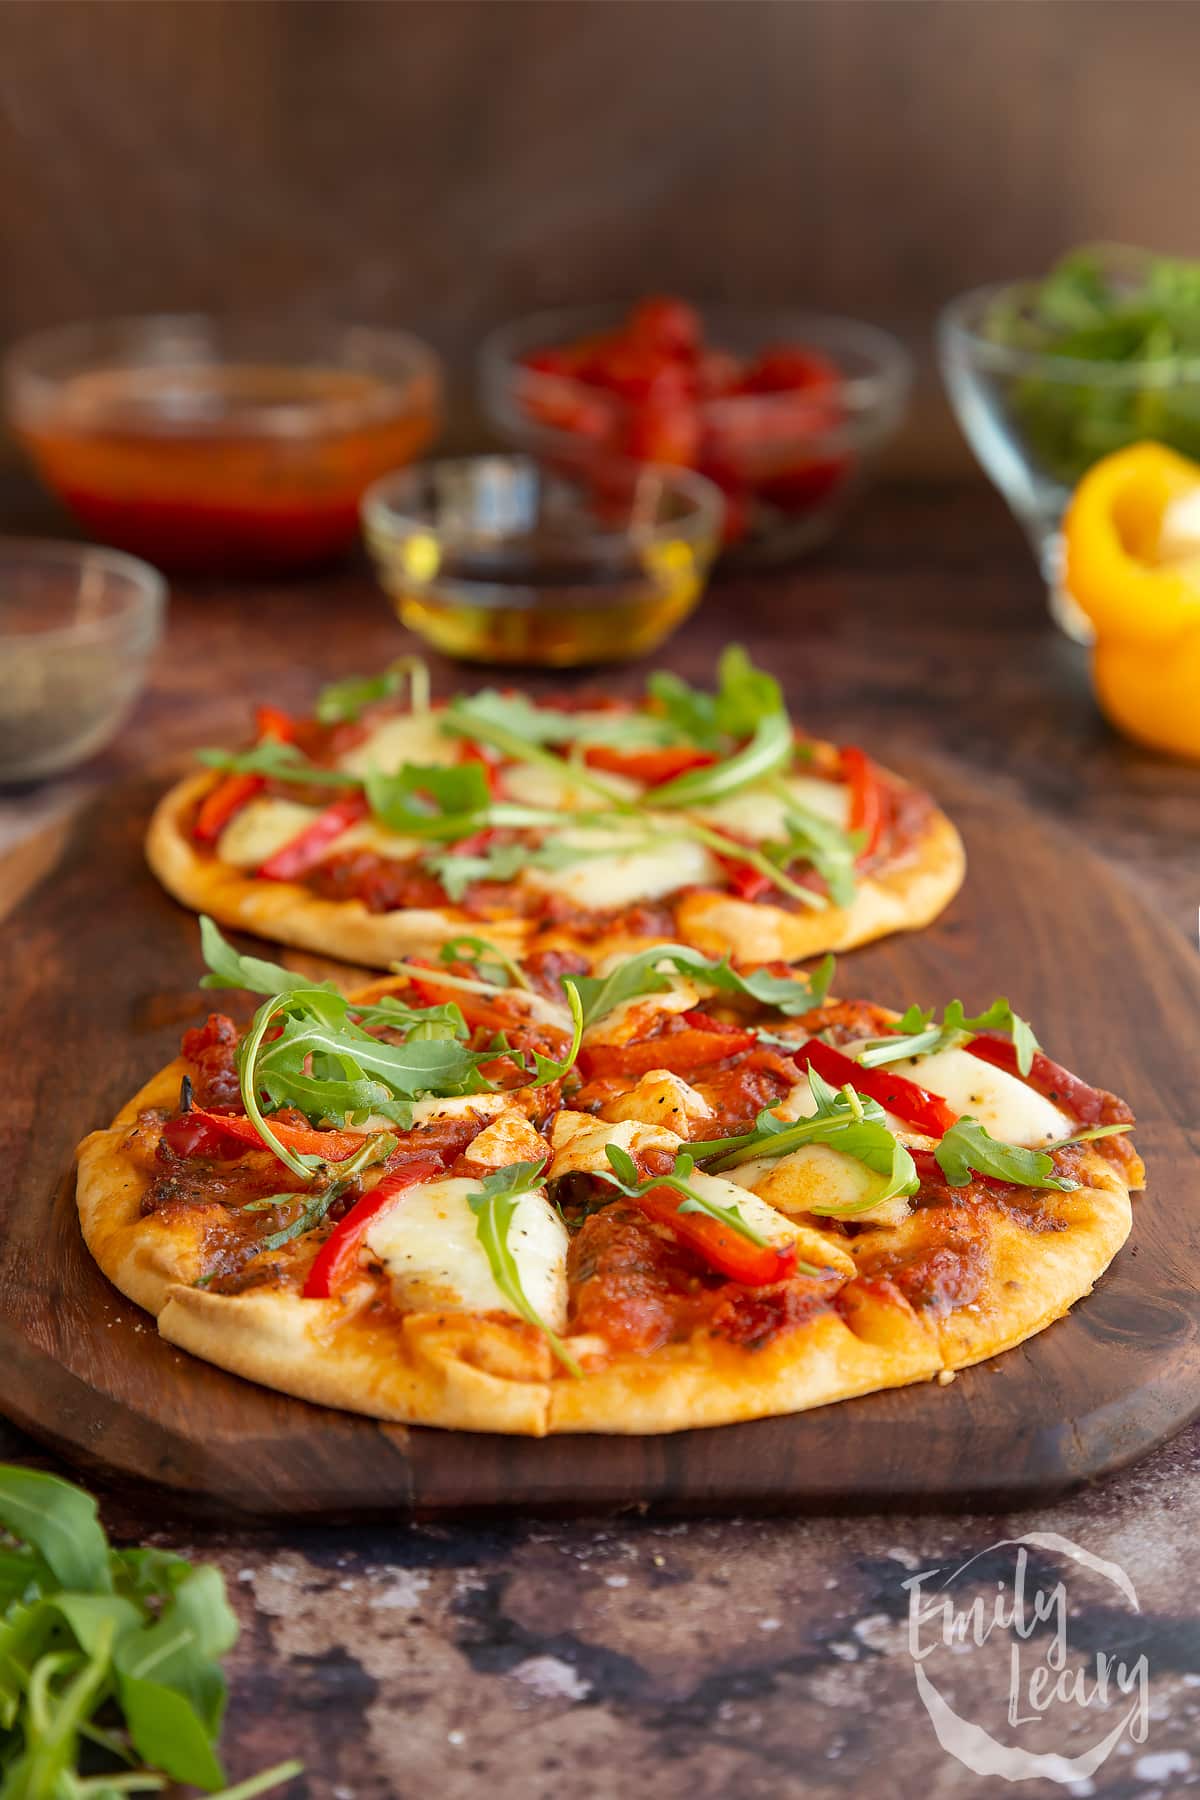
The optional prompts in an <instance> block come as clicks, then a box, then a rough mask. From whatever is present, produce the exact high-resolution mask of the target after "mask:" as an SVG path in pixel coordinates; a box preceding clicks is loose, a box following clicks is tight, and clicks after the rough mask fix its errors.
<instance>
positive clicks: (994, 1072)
mask: <svg viewBox="0 0 1200 1800" xmlns="http://www.w3.org/2000/svg"><path fill="white" fill-rule="evenodd" d="M888 1066H889V1068H890V1069H893V1070H895V1072H896V1074H897V1075H905V1076H907V1077H908V1079H909V1080H910V1081H915V1082H918V1083H919V1084H920V1086H921V1087H923V1088H928V1089H929V1091H930V1093H933V1094H940V1095H941V1097H942V1099H943V1100H945V1101H947V1102H948V1103H949V1104H950V1105H951V1106H952V1107H953V1108H954V1110H955V1112H956V1113H970V1115H971V1117H972V1118H973V1119H978V1120H979V1123H980V1124H981V1125H982V1126H983V1128H984V1130H985V1131H988V1132H990V1133H991V1135H992V1136H993V1137H994V1138H1000V1139H1001V1140H1002V1142H1004V1143H1006V1144H1020V1145H1022V1146H1023V1147H1024V1148H1026V1149H1030V1150H1034V1149H1037V1148H1038V1147H1039V1145H1041V1144H1048V1143H1050V1142H1052V1141H1053V1139H1055V1138H1060V1137H1068V1136H1070V1133H1071V1131H1072V1130H1073V1129H1074V1127H1073V1124H1072V1121H1071V1120H1070V1119H1069V1118H1068V1117H1067V1115H1066V1113H1064V1112H1060V1111H1059V1109H1058V1107H1057V1106H1055V1105H1054V1104H1053V1103H1052V1102H1051V1101H1049V1100H1047V1099H1046V1097H1045V1095H1044V1094H1038V1093H1035V1092H1034V1090H1033V1088H1031V1087H1028V1086H1027V1085H1026V1083H1025V1082H1023V1081H1022V1080H1021V1079H1020V1078H1019V1077H1018V1076H1016V1075H1010V1074H1009V1073H1008V1071H1007V1070H1006V1069H997V1068H994V1067H993V1066H992V1064H991V1063H987V1062H984V1061H983V1059H982V1057H979V1056H972V1055H971V1053H970V1051H968V1050H938V1051H935V1053H934V1054H933V1055H932V1056H914V1057H906V1058H905V1059H904V1061H903V1062H896V1063H890V1064H889V1065H888Z"/></svg>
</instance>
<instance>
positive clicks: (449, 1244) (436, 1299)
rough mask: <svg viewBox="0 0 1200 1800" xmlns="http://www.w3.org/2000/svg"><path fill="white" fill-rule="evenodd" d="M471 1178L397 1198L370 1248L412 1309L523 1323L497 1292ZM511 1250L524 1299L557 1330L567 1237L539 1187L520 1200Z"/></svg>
mask: <svg viewBox="0 0 1200 1800" xmlns="http://www.w3.org/2000/svg"><path fill="white" fill-rule="evenodd" d="M478 1191H479V1183H478V1182H477V1181H472V1180H471V1179H470V1178H469V1177H465V1176H464V1177H453V1176H452V1177H448V1178H447V1179H445V1180H444V1181H427V1182H423V1183H421V1185H420V1186H418V1187H413V1188H409V1189H408V1190H407V1191H406V1192H405V1193H403V1194H401V1195H399V1196H398V1198H397V1201H396V1204H395V1206H393V1207H391V1208H390V1209H389V1210H388V1211H387V1212H386V1213H384V1214H383V1216H382V1217H381V1218H380V1219H378V1220H376V1222H375V1223H374V1224H373V1225H372V1226H371V1228H370V1230H369V1231H368V1232H367V1238H366V1242H367V1248H368V1249H369V1250H370V1251H371V1252H372V1253H373V1254H374V1255H375V1256H377V1257H378V1258H379V1260H380V1262H381V1263H383V1265H384V1267H385V1268H386V1269H387V1271H388V1274H389V1276H390V1277H391V1281H392V1286H393V1289H394V1291H395V1295H396V1301H397V1304H398V1305H400V1306H402V1307H404V1308H405V1309H406V1310H408V1311H422V1312H438V1311H447V1312H504V1313H509V1314H512V1315H514V1316H516V1317H520V1314H519V1313H518V1312H517V1309H516V1307H514V1306H513V1304H512V1302H511V1301H510V1300H508V1299H507V1298H506V1297H505V1295H504V1294H502V1293H501V1291H500V1289H499V1288H498V1287H497V1286H496V1282H495V1278H494V1277H493V1275H492V1269H491V1264H490V1263H489V1261H488V1258H487V1252H486V1251H485V1250H484V1248H483V1245H482V1244H481V1243H480V1241H479V1233H478V1229H477V1224H478V1222H477V1220H476V1216H475V1214H474V1213H473V1212H472V1211H471V1208H470V1206H469V1205H468V1204H467V1196H468V1195H469V1194H473V1193H478ZM508 1248H509V1250H510V1251H511V1252H512V1255H513V1259H514V1261H515V1262H516V1265H517V1269H518V1272H519V1274H520V1278H521V1287H522V1290H523V1291H524V1294H525V1298H526V1299H527V1300H528V1301H529V1303H530V1305H531V1306H532V1307H533V1308H534V1310H535V1311H536V1312H537V1313H538V1315H539V1316H540V1317H541V1319H542V1320H543V1321H544V1322H545V1324H547V1325H548V1326H549V1327H550V1329H551V1330H552V1331H562V1330H564V1329H565V1327H566V1322H567V1233H566V1228H565V1226H564V1225H563V1222H562V1220H561V1219H560V1218H559V1216H558V1213H557V1211H556V1210H555V1208H554V1207H553V1206H551V1204H550V1202H549V1201H548V1200H547V1198H546V1195H545V1193H544V1191H543V1190H542V1189H541V1188H537V1189H535V1190H533V1191H531V1192H530V1193H528V1194H522V1195H521V1197H520V1199H519V1200H518V1201H517V1202H516V1206H515V1209H514V1211H513V1216H512V1220H511V1223H510V1225H509V1228H508Z"/></svg>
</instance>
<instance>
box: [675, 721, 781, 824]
mask: <svg viewBox="0 0 1200 1800" xmlns="http://www.w3.org/2000/svg"><path fill="white" fill-rule="evenodd" d="M791 759H792V727H791V724H790V722H789V720H788V716H787V714H786V713H784V712H777V713H768V714H767V716H766V717H765V718H763V719H760V721H759V722H758V724H757V725H756V726H755V727H754V732H753V735H752V737H751V739H750V742H749V743H748V744H746V745H745V746H744V747H743V748H742V749H741V750H735V751H734V752H733V754H732V755H731V756H727V757H725V759H724V760H723V761H722V762H716V763H710V764H708V765H706V766H705V767H704V768H702V769H689V770H688V772H687V774H686V775H677V776H676V777H675V779H674V781H664V782H662V783H661V784H660V785H659V786H658V787H656V788H655V789H654V795H653V802H654V806H655V808H656V809H658V808H662V807H666V808H672V807H676V806H708V805H711V804H712V802H713V801H715V800H723V799H725V797H726V796H727V795H729V794H736V793H737V792H738V791H739V790H740V789H741V788H744V787H749V786H750V785H751V784H752V783H753V782H756V781H761V780H763V779H764V777H765V776H768V775H773V774H774V773H775V772H776V770H778V769H782V768H785V767H786V766H787V764H788V763H790V761H791Z"/></svg>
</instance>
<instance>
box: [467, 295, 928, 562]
mask: <svg viewBox="0 0 1200 1800" xmlns="http://www.w3.org/2000/svg"><path fill="white" fill-rule="evenodd" d="M695 310H696V311H697V313H698V314H699V318H700V321H701V324H702V326H703V330H704V340H705V344H706V345H708V346H710V347H712V348H713V349H714V350H715V349H716V348H717V347H719V350H720V351H721V352H727V353H729V354H731V355H733V356H735V357H737V358H739V359H747V360H749V359H752V358H754V357H756V356H758V355H759V354H761V353H762V352H763V351H765V350H769V349H771V348H773V347H776V346H778V345H781V344H789V345H790V344H795V345H802V346H803V347H804V348H805V349H809V350H812V351H815V352H817V353H818V355H819V356H821V357H824V358H826V359H827V360H828V361H829V362H830V363H831V364H832V365H833V366H834V368H835V369H836V370H837V372H838V374H839V375H840V377H841V382H840V386H839V387H838V388H837V390H836V392H835V394H834V396H833V398H832V399H831V397H830V396H829V395H828V394H821V395H814V394H812V393H808V392H805V391H802V390H801V391H785V392H774V393H753V394H749V393H746V394H740V393H736V392H734V393H728V394H721V395H719V396H716V397H710V398H700V399H698V401H697V409H698V412H699V426H700V433H699V445H698V450H697V453H696V454H695V456H694V457H689V458H688V459H687V460H689V462H691V461H694V463H695V466H696V467H697V469H698V470H699V471H700V472H701V473H702V474H704V475H705V476H707V477H708V478H709V479H710V480H712V481H714V482H716V483H717V485H718V486H719V487H720V488H721V489H722V491H723V492H724V494H725V496H726V502H727V511H726V544H727V546H728V547H730V548H731V549H736V550H737V552H738V554H739V555H748V556H749V557H750V558H751V559H753V560H758V559H760V558H761V559H764V560H783V559H785V558H787V557H790V556H793V555H798V554H800V553H802V552H803V551H805V550H808V549H811V548H813V547H814V546H815V545H817V544H820V543H823V542H824V541H825V540H826V539H827V538H828V537H830V536H831V534H832V533H833V531H834V530H835V529H836V527H837V525H838V524H839V522H840V520H841V518H842V516H843V514H844V513H845V511H846V509H847V506H848V505H849V503H850V501H851V499H852V498H853V497H854V495H855V494H856V493H857V492H858V490H859V489H860V488H861V487H862V485H863V483H864V480H865V478H866V476H867V475H868V473H869V471H870V468H871V464H872V462H873V460H874V458H875V457H876V455H877V453H878V452H879V450H880V449H881V448H882V447H883V445H884V444H886V443H887V442H888V440H889V439H890V438H891V437H892V436H894V434H895V432H896V431H897V429H898V428H899V425H900V423H901V420H902V419H903V417H904V412H905V407H906V404H907V399H908V392H909V387H910V385H911V379H912V365H911V362H910V359H909V356H908V353H907V352H906V351H905V350H904V348H903V347H902V346H901V345H900V344H899V343H898V342H897V341H896V339H895V338H892V337H889V335H888V334H887V333H886V332H884V331H878V330H876V328H875V327H874V326H872V325H864V324H860V323H858V322H857V321H855V320H852V319H839V318H829V317H824V316H821V315H817V314H809V313H803V312H789V311H786V310H784V311H780V310H770V309H758V308H752V307H737V306H711V307H698V308H696V309H695ZM627 313H628V308H623V307H620V306H598V307H586V308H578V309H570V310H567V311H559V312H543V313H537V314H534V315H532V316H531V317H528V318H524V319H520V320H518V321H517V322H516V323H514V324H510V325H506V326H504V327H502V328H501V329H500V330H498V331H495V332H493V333H492V334H491V336H490V337H488V338H487V339H486V340H485V342H484V344H483V347H482V349H481V352H480V363H479V379H480V387H481V392H482V399H483V405H484V410H485V412H486V414H487V416H488V418H489V419H490V421H491V423H492V424H493V425H494V426H495V428H496V429H497V431H499V432H500V433H501V435H502V436H503V437H504V438H505V439H506V440H507V441H508V442H509V443H512V444H515V445H517V446H518V447H520V448H521V449H523V450H526V451H528V452H529V453H530V454H531V455H534V456H537V457H539V458H541V459H542V460H543V461H545V462H548V463H550V464H551V465H553V466H554V467H557V468H563V469H568V470H573V471H575V472H576V473H578V474H582V475H583V476H585V477H588V478H591V479H596V480H599V481H600V482H602V483H603V482H605V481H608V480H611V479H612V478H613V471H614V469H616V470H619V467H620V464H621V463H622V462H623V461H624V460H625V459H626V457H627V454H628V453H627V451H626V449H624V448H623V446H624V445H625V443H626V442H627V438H628V434H629V425H630V409H629V407H628V405H627V404H626V403H625V402H623V401H622V400H621V399H620V398H619V397H618V396H617V395H616V394H614V393H612V392H610V391H608V390H606V389H602V388H599V387H597V386H595V385H592V384H591V383H585V382H582V381H579V380H577V379H573V378H571V377H567V376H563V375H561V374H554V373H546V372H544V371H543V370H540V369H537V368H531V367H530V366H529V365H528V363H527V362H526V360H525V359H526V358H528V357H530V356H532V355H534V354H535V353H536V352H538V351H543V350H547V349H557V348H560V347H564V346H571V345H574V344H576V343H578V342H579V340H581V339H586V338H590V337H593V336H596V335H597V334H602V333H606V332H610V331H612V330H613V328H614V327H616V326H618V325H620V324H621V322H622V320H623V319H624V318H625V317H626V315H627Z"/></svg>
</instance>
